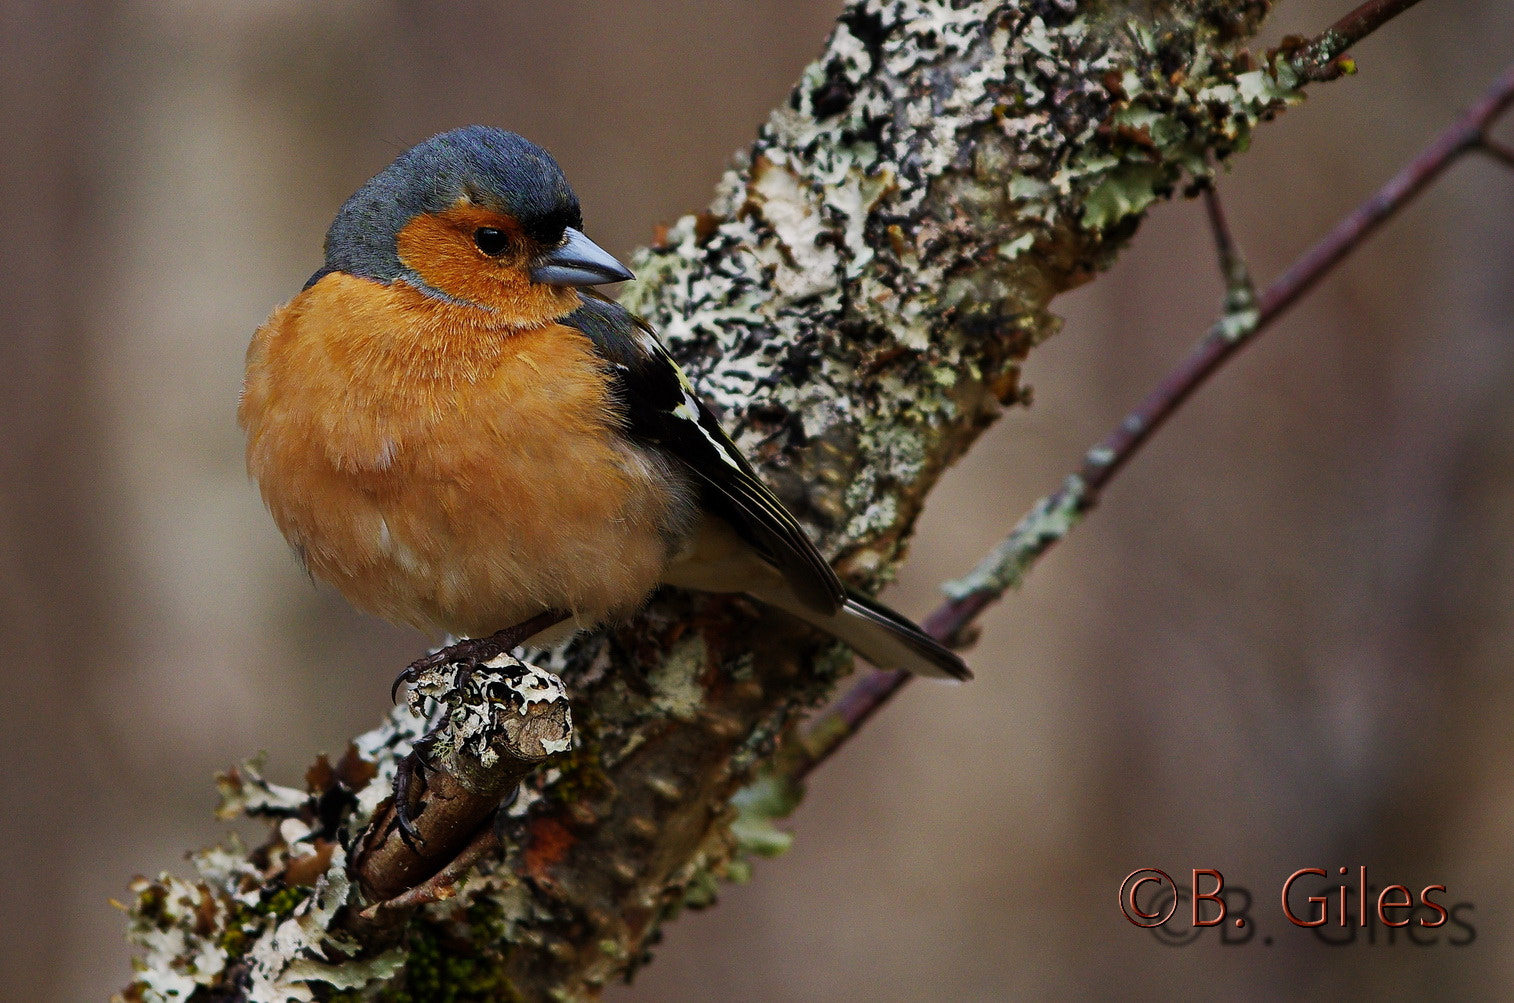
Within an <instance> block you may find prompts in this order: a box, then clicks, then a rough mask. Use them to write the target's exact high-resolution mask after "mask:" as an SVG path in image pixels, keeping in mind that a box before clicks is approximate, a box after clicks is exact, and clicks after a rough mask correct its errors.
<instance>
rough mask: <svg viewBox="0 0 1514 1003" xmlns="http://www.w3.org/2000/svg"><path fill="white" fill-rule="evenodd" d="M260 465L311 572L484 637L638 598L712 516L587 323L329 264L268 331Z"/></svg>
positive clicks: (361, 598) (585, 621) (253, 374)
mask: <svg viewBox="0 0 1514 1003" xmlns="http://www.w3.org/2000/svg"><path fill="white" fill-rule="evenodd" d="M239 417H240V420H241V422H242V425H243V426H244V428H246V430H247V435H248V442H247V463H248V470H249V472H250V473H251V474H252V476H253V477H255V478H256V479H257V481H258V484H259V486H260V487H261V489H262V492H263V498H264V501H265V502H266V503H267V505H268V508H269V510H270V511H271V512H272V514H273V517H274V520H275V521H276V522H277V523H278V526H279V528H280V529H281V530H282V531H283V533H284V535H285V537H286V538H288V540H289V542H290V543H291V544H292V545H293V546H294V547H295V548H296V549H297V550H298V551H299V552H300V553H301V555H302V556H303V559H304V560H305V562H306V564H307V565H308V567H309V568H310V571H311V572H312V573H313V574H314V575H315V576H316V577H318V578H321V579H323V580H325V581H328V582H330V583H331V584H332V585H334V586H335V587H336V588H337V589H338V590H340V591H341V592H342V594H343V595H345V596H346V597H347V598H348V599H349V600H350V601H351V602H352V603H353V604H354V605H356V606H358V607H359V608H362V609H365V610H368V611H371V612H373V613H377V614H378V615H380V616H383V617H386V618H388V619H391V620H394V621H397V622H400V623H406V624H411V625H414V626H419V627H423V628H433V629H442V630H445V631H448V632H450V633H454V634H460V635H464V636H478V635H480V634H485V633H489V632H492V631H494V630H498V629H500V628H502V627H507V626H511V625H513V624H516V623H519V622H521V621H523V620H525V619H527V618H529V617H531V616H533V615H535V614H536V613H539V612H541V611H542V610H545V609H549V608H552V609H565V610H568V611H569V612H571V613H573V614H574V615H575V618H576V620H577V621H578V622H579V623H580V625H585V626H586V625H590V624H592V623H595V622H598V621H601V620H603V619H606V618H608V617H613V616H616V615H621V614H624V613H627V612H629V611H631V610H634V609H635V608H636V606H638V605H639V604H640V603H641V602H642V601H643V600H644V599H645V597H646V595H647V594H648V593H649V592H650V591H651V590H652V588H654V587H655V586H656V584H657V583H658V581H659V580H660V578H661V575H662V572H663V570H664V567H665V566H666V564H667V561H668V559H669V554H670V552H671V550H672V549H674V548H676V546H677V542H678V540H679V539H680V538H681V537H682V536H683V535H684V533H685V532H686V531H687V527H688V526H689V524H690V523H691V522H692V512H693V507H694V506H693V503H692V501H691V499H692V490H691V488H690V487H689V485H688V483H687V480H686V477H685V475H684V474H683V473H681V472H680V471H678V470H675V469H673V468H672V467H671V466H670V465H669V463H668V462H667V461H665V460H664V459H663V458H662V457H661V456H660V455H659V454H657V453H656V452H654V451H650V450H646V449H642V448H640V447H638V446H635V445H633V444H631V443H629V442H627V441H626V440H624V439H623V438H622V437H621V436H620V435H619V434H618V432H617V424H618V417H617V413H616V409H615V404H614V401H613V400H612V399H611V397H610V391H609V385H608V383H607V380H606V376H605V371H604V368H603V362H602V361H601V360H600V359H599V358H598V357H597V355H596V354H595V352H594V350H593V345H592V343H591V342H590V341H589V339H588V338H587V337H586V336H585V335H583V334H582V333H581V332H579V331H577V330H575V329H573V328H570V327H566V326H563V325H559V324H547V325H543V326H538V327H535V328H532V329H527V330H521V329H516V328H511V327H508V326H505V325H502V324H500V323H499V321H498V320H497V319H496V315H495V314H491V313H490V312H489V311H485V310H481V309H478V308H475V307H469V306H463V305H453V304H447V303H445V302H441V301H438V300H436V299H433V298H430V297H426V296H424V295H422V294H421V293H419V292H417V291H416V290H414V289H412V288H410V287H409V286H406V285H404V284H403V283H394V284H391V285H387V286H386V285H383V284H381V283H377V282H371V281H368V280H365V279H358V278H353V277H351V276H347V275H342V274H332V275H327V276H326V277H324V278H323V279H321V281H320V282H318V283H317V284H316V285H314V286H312V287H311V288H310V289H309V290H306V291H305V292H304V293H302V294H301V295H300V296H299V297H297V298H296V299H295V300H294V301H293V302H291V303H290V304H288V305H287V306H285V307H283V308H281V309H280V310H278V311H277V312H275V314H274V315H273V316H272V317H271V318H270V319H269V320H268V322H267V323H266V324H265V325H264V326H263V327H262V328H261V329H260V330H259V331H258V333H257V335H256V336H255V337H254V339H253V343H252V346H251V348H250V349H249V350H248V366H247V379H246V384H245V388H244V391H243V399H242V405H241V409H240V412H239Z"/></svg>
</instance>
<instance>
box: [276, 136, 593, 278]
mask: <svg viewBox="0 0 1514 1003" xmlns="http://www.w3.org/2000/svg"><path fill="white" fill-rule="evenodd" d="M464 196H466V197H467V198H468V200H469V201H471V202H473V203H474V204H476V205H479V206H482V207H484V208H487V209H492V210H494V211H496V212H501V213H504V214H506V215H508V216H511V217H513V218H514V219H515V220H516V221H517V222H518V223H519V224H520V226H521V229H522V230H523V231H524V232H525V233H526V235H527V236H529V237H531V238H533V239H534V240H537V241H538V242H541V243H544V244H547V245H550V244H552V243H554V242H556V241H557V240H560V239H561V237H562V233H563V231H564V229H565V228H567V227H573V228H575V229H582V227H583V218H582V214H581V213H580V211H579V207H578V197H577V196H576V195H574V194H573V189H572V188H571V187H570V186H569V185H568V179H567V178H565V177H564V176H563V173H562V168H560V167H558V166H557V161H555V160H553V159H552V155H551V154H550V153H548V152H547V151H546V150H543V149H542V148H541V147H539V146H537V145H536V144H535V143H533V142H531V141H530V140H529V139H526V138H524V137H523V136H518V135H516V134H515V133H513V132H508V131H506V130H504V129H496V128H493V127H492V126H486V125H470V126H464V127H463V128H461V129H453V130H452V131H451V132H444V133H441V134H440V135H436V136H432V137H431V138H430V139H428V140H426V141H425V142H423V143H419V144H417V145H415V146H412V147H411V148H410V149H408V150H406V151H405V152H404V153H402V154H400V155H399V156H398V157H397V158H395V161H394V162H393V163H392V164H390V165H389V166H388V167H386V168H384V169H383V170H382V171H380V172H379V173H377V174H375V175H374V176H373V177H371V178H369V179H368V182H367V183H366V184H364V185H363V187H361V188H359V189H358V190H357V191H356V192H355V193H354V194H353V196H352V197H351V198H349V199H348V200H347V201H346V202H344V203H342V207H341V209H339V210H338V211H337V214H336V219H335V220H334V221H332V224H331V229H330V230H329V231H327V233H326V264H325V266H324V267H323V268H322V269H321V270H320V271H318V272H316V273H315V274H314V275H313V276H311V278H310V281H309V282H308V283H306V286H305V288H307V289H308V288H310V286H312V285H314V284H315V283H316V282H318V281H320V279H321V277H322V276H324V275H327V274H329V273H330V272H334V271H340V272H346V273H348V274H350V275H357V276H362V277H364V278H371V279H378V280H380V281H383V282H390V281H393V280H394V279H397V278H400V277H401V276H405V277H407V278H408V277H409V276H408V272H407V269H406V268H405V267H404V266H403V265H402V264H401V263H400V260H399V253H398V250H397V248H396V246H395V238H396V236H397V235H398V234H399V232H400V230H401V229H403V228H404V226H405V224H406V223H408V222H409V221H410V220H411V219H413V218H414V217H415V216H417V215H420V214H421V213H437V212H442V211H443V210H445V209H448V208H450V207H452V206H453V205H454V204H455V203H456V202H457V201H458V199H460V198H463V197H464Z"/></svg>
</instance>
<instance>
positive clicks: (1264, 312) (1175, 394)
mask: <svg viewBox="0 0 1514 1003" xmlns="http://www.w3.org/2000/svg"><path fill="white" fill-rule="evenodd" d="M1368 6H1373V5H1370V4H1369V5H1368ZM1383 6H1386V5H1383ZM1403 6H1407V5H1406V4H1405V5H1403ZM1510 104H1514V65H1511V66H1510V67H1509V68H1508V69H1507V70H1505V71H1504V73H1503V74H1502V75H1501V76H1500V77H1499V78H1498V79H1497V80H1496V81H1494V83H1493V86H1491V87H1490V88H1489V89H1488V90H1487V92H1485V93H1484V94H1483V96H1482V98H1480V99H1479V100H1478V102H1477V103H1476V104H1474V105H1473V106H1472V107H1471V108H1469V109H1468V110H1467V111H1466V113H1464V114H1463V115H1462V116H1461V117H1460V118H1458V119H1457V120H1456V121H1455V122H1454V123H1452V124H1451V125H1450V126H1448V127H1447V128H1446V129H1445V130H1443V131H1442V132H1441V133H1440V135H1438V136H1436V137H1435V139H1434V140H1433V141H1431V143H1430V144H1429V145H1428V146H1426V147H1425V149H1424V150H1423V151H1422V152H1421V153H1420V154H1419V155H1418V156H1417V157H1415V158H1414V159H1413V160H1411V161H1410V162H1409V163H1408V164H1406V165H1405V166H1404V167H1403V168H1401V169H1400V170H1399V172H1398V173H1397V174H1395V175H1394V176H1393V177H1392V178H1391V179H1389V181H1388V182H1387V184H1385V185H1383V187H1382V188H1380V189H1379V190H1378V191H1377V192H1376V193H1375V194H1373V195H1372V197H1370V198H1368V199H1367V200H1366V201H1365V202H1363V203H1362V204H1361V205H1359V206H1357V208H1356V209H1355V210H1353V211H1352V212H1351V213H1350V214H1349V215H1347V216H1346V217H1345V218H1344V219H1342V220H1341V221H1340V222H1339V223H1337V224H1336V225H1335V228H1334V229H1333V230H1331V231H1330V232H1329V233H1328V234H1327V235H1326V236H1325V237H1324V239H1322V240H1321V241H1319V243H1317V244H1315V245H1314V246H1313V247H1312V248H1310V249H1309V250H1308V251H1306V252H1305V253H1304V254H1303V255H1301V256H1300V257H1299V258H1297V259H1296V260H1295V261H1294V262H1293V264H1292V265H1290V266H1289V267H1288V269H1287V270H1286V271H1284V272H1283V274H1282V275H1281V276H1279V277H1278V278H1277V279H1276V280H1274V281H1273V282H1272V284H1271V285H1269V286H1268V287H1267V288H1266V290H1264V291H1263V292H1262V294H1261V295H1260V296H1259V297H1258V298H1257V300H1256V304H1255V307H1254V309H1251V310H1249V311H1245V312H1242V313H1235V312H1227V313H1226V314H1224V315H1222V316H1221V317H1220V319H1219V320H1218V321H1216V322H1215V323H1214V325H1213V326H1211V327H1210V329H1209V331H1208V332H1207V333H1206V334H1205V335H1204V337H1203V338H1201V339H1200V340H1199V342H1198V344H1197V345H1196V346H1195V347H1194V349H1193V351H1192V352H1191V353H1190V354H1189V355H1188V357H1187V358H1186V359H1185V360H1183V362H1182V363H1181V364H1180V365H1178V366H1177V367H1176V368H1175V369H1173V370H1172V371H1171V372H1170V373H1169V374H1168V375H1167V377H1166V378H1165V379H1163V380H1162V382H1161V383H1160V384H1158V385H1157V387H1156V388H1155V389H1154V390H1152V391H1151V392H1150V393H1149V394H1147V396H1146V398H1145V399H1144V400H1143V401H1141V403H1140V405H1138V406H1137V407H1136V408H1135V410H1133V411H1131V412H1130V414H1128V415H1127V416H1126V417H1125V420H1124V421H1122V422H1120V424H1119V425H1118V426H1117V427H1116V428H1115V429H1114V430H1113V431H1111V432H1110V433H1109V434H1108V435H1106V436H1105V437H1104V440H1103V441H1102V442H1100V443H1099V444H1098V445H1097V446H1095V447H1094V448H1093V449H1090V450H1089V451H1088V452H1087V454H1086V455H1085V456H1084V459H1083V465H1082V467H1081V469H1080V470H1079V471H1078V472H1077V473H1076V474H1073V475H1072V476H1070V477H1068V479H1067V481H1066V482H1065V483H1064V484H1063V486H1062V488H1061V490H1059V491H1057V492H1055V493H1053V494H1051V495H1048V496H1046V497H1045V498H1043V499H1041V501H1040V502H1038V503H1037V504H1036V505H1035V507H1034V508H1032V509H1031V511H1030V512H1029V513H1028V514H1027V515H1026V516H1025V517H1024V518H1023V519H1021V520H1020V522H1019V523H1018V524H1017V525H1016V526H1015V528H1014V530H1012V531H1011V532H1010V534H1009V536H1008V537H1006V538H1005V540H1004V541H1003V542H1002V543H1000V544H999V546H998V547H996V548H995V549H994V550H993V551H992V552H991V553H990V554H989V555H988V556H987V557H986V558H984V560H983V561H982V563H980V564H979V565H978V567H977V568H976V569H974V570H973V572H972V573H970V574H969V575H967V576H966V577H965V578H962V579H959V580H957V581H955V582H949V583H947V585H946V587H945V589H946V592H947V595H948V596H949V597H950V598H949V599H948V600H947V601H946V602H945V603H942V604H941V606H939V607H938V608H937V609H936V611H935V612H934V613H932V614H931V615H930V616H929V617H928V618H926V621H925V624H924V626H925V629H926V631H927V633H929V634H930V635H931V636H932V637H935V638H936V639H937V640H940V641H942V642H943V643H946V644H952V645H953V646H957V647H960V646H962V645H963V644H964V643H965V641H966V639H965V638H964V636H963V634H964V632H965V631H966V630H967V628H968V627H969V626H970V625H971V624H972V622H973V620H975V619H976V618H977V616H978V614H979V613H981V612H982V611H983V610H984V609H986V608H987V607H988V606H990V605H992V604H993V603H995V602H997V601H998V600H999V599H1000V598H1001V597H1002V596H1003V595H1004V593H1005V592H1006V591H1008V590H1009V589H1011V588H1014V587H1016V586H1017V585H1018V584H1019V582H1020V581H1021V579H1022V578H1023V577H1024V574H1025V572H1026V571H1028V570H1029V568H1030V567H1031V565H1033V564H1034V563H1035V562H1036V560H1037V559H1039V558H1040V556H1041V555H1042V554H1044V553H1045V552H1046V551H1047V550H1049V549H1051V547H1053V546H1054V545H1055V544H1056V543H1057V542H1058V541H1059V540H1061V539H1062V538H1063V537H1064V536H1066V534H1067V532H1068V531H1069V530H1071V529H1072V527H1073V526H1075V525H1077V523H1078V521H1079V520H1080V519H1081V517H1082V516H1083V515H1084V514H1085V513H1087V512H1088V511H1089V510H1090V509H1092V508H1093V507H1094V506H1095V505H1097V504H1098V502H1099V498H1100V495H1101V493H1102V492H1103V490H1104V488H1105V487H1107V486H1108V484H1109V482H1110V481H1111V480H1112V479H1113V478H1114V476H1115V474H1117V473H1118V472H1119V471H1120V470H1121V469H1123V468H1124V466H1125V464H1126V463H1128V462H1129V461H1130V459H1131V457H1133V456H1135V454H1136V453H1137V452H1138V451H1139V450H1140V448H1141V446H1143V445H1144V444H1145V443H1146V441H1147V440H1148V439H1150V438H1151V436H1152V434H1153V433H1155V432H1156V431H1157V429H1159V428H1161V427H1162V425H1163V424H1164V423H1165V422H1166V421H1167V419H1168V418H1170V417H1171V416H1172V414H1173V413H1174V412H1175V411H1177V409H1178V408H1179V407H1181V406H1182V405H1183V403H1184V402H1185V401H1186V400H1188V398H1189V397H1190V396H1191V395H1192V394H1193V392H1194V391H1195V390H1197V389H1198V388H1199V387H1201V386H1202V385H1203V384H1204V383H1205V381H1206V380H1208V378H1209V377H1210V376H1211V375H1212V374H1213V373H1214V371H1215V370H1216V369H1218V368H1219V367H1220V366H1221V365H1223V364H1224V363H1225V362H1227V361H1229V360H1230V359H1231V358H1233V357H1234V356H1235V354H1236V353H1237V352H1238V351H1240V349H1241V348H1242V346H1244V345H1246V344H1247V343H1248V342H1249V341H1250V340H1251V338H1252V337H1253V336H1255V335H1256V334H1257V333H1259V332H1260V331H1262V330H1265V329H1266V328H1267V327H1268V326H1270V325H1271V324H1272V322H1273V321H1275V320H1276V319H1277V318H1278V317H1279V316H1281V315H1282V314H1283V312H1284V311H1286V310H1287V309H1288V308H1289V307H1290V306H1292V305H1293V304H1294V303H1295V302H1297V301H1298V299H1299V298H1300V297H1301V296H1303V295H1304V294H1305V293H1306V292H1308V291H1309V290H1310V289H1312V288H1313V287H1314V286H1315V284H1316V283H1318V282H1319V281H1320V279H1322V278H1324V277H1325V275H1327V274H1328V273H1329V272H1330V270H1331V269H1333V268H1334V267H1335V266H1336V265H1337V264H1339V263H1340V261H1341V260H1342V259H1343V258H1345V257H1346V256H1347V255H1348V254H1350V253H1351V252H1352V251H1354V250H1356V249H1357V248H1358V247H1360V246H1361V245H1362V243H1363V242H1364V241H1365V240H1366V239H1367V237H1369V236H1370V235H1371V234H1372V233H1373V232H1375V231H1376V230H1377V228H1378V227H1379V226H1381V225H1382V224H1383V223H1384V222H1385V221H1387V220H1388V219H1389V218H1390V217H1392V216H1393V215H1394V214H1395V213H1397V212H1398V211H1399V210H1401V209H1402V208H1403V207H1404V206H1405V205H1407V204H1408V203H1409V202H1410V201H1412V200H1413V199H1414V197H1415V196H1416V195H1418V194H1419V193H1420V192H1422V191H1423V190H1424V189H1425V187H1426V186H1427V185H1429V184H1430V183H1431V182H1433V181H1434V180H1435V179H1436V178H1438V177H1440V175H1441V174H1442V173H1444V172H1445V170H1446V168H1448V167H1450V166H1451V165H1452V164H1453V163H1455V162H1456V161H1457V160H1458V159H1460V158H1461V157H1462V156H1463V155H1464V154H1466V153H1467V152H1469V151H1471V150H1475V149H1487V148H1488V143H1487V140H1486V139H1485V134H1486V132H1487V129H1488V127H1489V126H1490V125H1491V124H1492V123H1493V121H1494V120H1495V119H1497V118H1498V116H1499V115H1500V114H1501V113H1502V112H1503V111H1504V110H1505V109H1507V108H1508V107H1509V105H1510ZM1495 155H1497V154H1495ZM1227 233H1228V231H1227ZM1232 246H1233V245H1232ZM1222 253H1223V252H1222ZM911 678H913V677H912V676H910V675H909V674H908V673H904V672H897V671H895V672H885V671H875V672H873V673H871V674H870V675H868V676H867V677H865V678H864V679H863V680H862V681H861V682H859V683H857V684H856V685H855V686H854V687H853V688H852V689H851V690H849V691H848V692H847V693H846V694H845V695H844V696H843V697H842V698H841V699H840V700H838V701H837V702H836V704H835V705H834V706H833V707H832V708H831V710H829V711H828V712H826V713H825V714H823V715H821V716H820V718H818V719H817V720H816V721H815V723H814V724H813V725H812V726H811V727H810V729H809V731H808V732H807V733H806V734H805V736H804V738H803V742H802V747H801V748H800V749H799V750H798V752H797V753H796V754H793V755H790V756H788V757H786V759H785V761H784V770H785V772H786V773H787V774H788V775H789V777H791V778H792V779H794V780H800V779H803V778H804V777H805V776H806V775H808V774H809V772H810V771H811V770H813V769H814V768H815V767H816V766H819V765H820V764H821V763H822V762H824V761H825V760H826V759H827V758H829V757H830V756H831V755H832V754H833V753H834V752H835V751H836V750H837V749H838V748H840V747H841V746H842V745H843V744H844V743H845V742H846V741H847V739H849V738H850V737H851V736H852V735H854V734H856V732H857V731H858V730H859V729H860V728H861V727H862V725H863V724H865V723H866V722H867V721H868V719H870V718H871V717H872V716H873V715H874V714H876V713H877V712H878V711H879V710H880V709H881V708H882V707H883V705H884V704H886V703H887V702H888V701H889V700H891V699H892V698H893V697H894V695H895V694H897V693H898V692H899V691H900V690H901V689H903V688H904V687H905V686H906V685H908V683H909V681H910V679H911Z"/></svg>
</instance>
